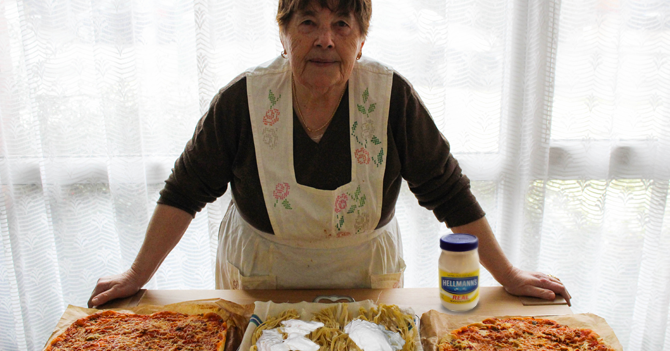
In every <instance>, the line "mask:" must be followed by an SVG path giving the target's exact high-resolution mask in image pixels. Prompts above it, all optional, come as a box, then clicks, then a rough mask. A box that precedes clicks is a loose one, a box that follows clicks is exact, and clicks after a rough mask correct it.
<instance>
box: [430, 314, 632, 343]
mask: <svg viewBox="0 0 670 351" xmlns="http://www.w3.org/2000/svg"><path fill="white" fill-rule="evenodd" d="M495 317H498V318H500V317H509V316H481V315H451V314H446V313H441V312H438V311H435V310H430V311H428V312H426V313H424V314H423V315H422V316H421V343H422V345H423V349H424V350H426V351H435V350H437V344H438V342H439V340H440V339H441V338H442V337H444V336H445V335H447V334H448V333H450V332H451V331H452V330H454V329H458V328H460V327H463V326H466V325H468V324H471V323H476V322H481V321H482V320H484V319H486V318H495ZM536 318H545V319H551V320H555V321H556V322H558V323H560V324H564V325H567V326H569V327H573V328H587V329H591V330H593V331H594V332H596V333H598V335H600V337H601V338H603V341H605V342H606V343H607V344H608V345H610V347H612V348H614V349H615V350H617V351H623V347H622V346H621V343H620V342H619V339H617V337H616V335H615V334H614V330H612V328H611V327H610V326H609V324H607V322H606V321H605V319H604V318H602V317H600V316H598V315H595V314H592V313H578V314H566V315H561V316H537V317H536Z"/></svg>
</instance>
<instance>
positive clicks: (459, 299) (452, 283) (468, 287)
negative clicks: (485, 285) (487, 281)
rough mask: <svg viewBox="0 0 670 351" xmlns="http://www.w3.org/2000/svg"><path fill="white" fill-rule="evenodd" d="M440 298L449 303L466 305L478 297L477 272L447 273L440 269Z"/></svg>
mask: <svg viewBox="0 0 670 351" xmlns="http://www.w3.org/2000/svg"><path fill="white" fill-rule="evenodd" d="M440 285H441V286H440V297H441V298H442V300H444V301H445V302H449V303H468V302H472V301H474V300H475V299H476V298H477V296H479V270H476V271H474V272H469V273H448V272H445V271H443V270H441V269H440Z"/></svg>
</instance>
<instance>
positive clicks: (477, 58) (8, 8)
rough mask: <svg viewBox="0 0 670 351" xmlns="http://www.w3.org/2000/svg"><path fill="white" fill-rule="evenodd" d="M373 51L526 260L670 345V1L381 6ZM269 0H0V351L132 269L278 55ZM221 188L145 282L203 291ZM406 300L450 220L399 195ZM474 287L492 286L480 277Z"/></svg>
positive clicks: (454, 0)
mask: <svg viewBox="0 0 670 351" xmlns="http://www.w3.org/2000/svg"><path fill="white" fill-rule="evenodd" d="M373 9H374V10H373V18H372V24H371V28H370V34H369V36H368V38H367V42H366V44H365V47H364V54H366V55H367V56H369V57H372V58H375V59H378V60H380V61H382V62H385V63H387V64H390V65H392V66H393V67H394V68H395V69H396V70H397V71H398V72H400V73H401V74H403V75H404V76H405V77H407V78H408V79H409V80H410V81H411V82H412V83H413V84H414V86H415V88H416V89H417V90H418V91H419V93H420V95H421V97H422V99H423V101H424V103H425V104H426V106H427V107H428V109H429V110H430V112H431V114H432V116H433V118H434V119H435V122H436V123H437V125H438V126H439V127H440V129H441V130H442V132H443V134H444V135H445V136H446V137H447V139H449V140H450V142H451V145H452V148H453V152H454V153H455V154H456V157H457V158H458V159H459V161H460V162H461V164H462V167H463V169H464V171H465V173H466V174H467V175H468V176H469V177H470V178H471V179H472V187H473V190H474V192H475V194H476V195H477V197H478V199H479V201H480V202H481V204H482V205H483V207H484V209H485V210H486V211H487V216H488V219H489V221H490V222H491V224H492V226H493V228H494V230H495V232H496V235H497V237H498V240H499V241H500V243H501V245H502V247H503V248H504V250H505V252H506V253H507V255H508V257H509V258H510V259H511V260H512V261H513V262H514V263H515V264H516V265H518V266H520V267H522V268H525V269H531V270H541V271H544V272H548V273H552V274H554V275H556V276H559V277H560V278H561V279H562V280H563V281H564V282H565V283H566V285H567V286H568V288H569V289H570V292H571V294H572V295H573V297H574V299H573V302H574V305H573V311H574V312H592V313H596V314H598V315H600V316H602V317H604V318H605V319H606V320H607V321H608V323H609V324H610V325H611V326H612V327H613V328H614V330H615V332H616V334H617V336H618V337H619V339H620V340H621V342H622V344H623V345H624V348H625V349H626V350H661V349H670V332H669V328H670V325H668V320H669V318H668V317H669V310H668V307H669V305H670V287H669V286H668V285H669V284H670V255H669V254H668V252H670V224H668V223H670V206H668V205H670V201H669V197H668V188H669V180H670V3H669V2H668V1H667V0H586V1H584V0H562V1H561V0H545V1H540V0H537V1H533V0H510V1H499V0H471V1H465V0H444V1H435V0H430V1H428V0H414V1H406V0H374V1H373ZM275 12H276V0H246V1H242V0H226V1H223V0H194V1H187V0H163V1H139V0H134V1H132V0H89V1H82V0H25V1H18V0H0V185H1V191H2V193H1V194H2V196H1V200H2V201H0V236H1V240H0V349H1V350H40V349H41V348H42V347H43V345H44V343H45V341H46V339H47V338H48V336H49V334H50V332H51V331H52V330H53V328H54V327H55V325H56V322H57V320H58V319H59V317H60V315H61V314H62V312H63V310H64V309H65V307H66V306H67V305H68V304H73V305H79V306H84V305H85V304H86V301H87V299H88V297H89V294H90V291H91V290H92V289H93V286H94V284H95V281H96V279H97V278H98V277H100V276H103V275H109V274H115V273H118V272H121V271H123V270H125V269H127V268H128V267H129V265H130V264H131V262H132V260H133V258H134V256H135V254H136V253H137V251H138V249H139V246H140V244H141V242H142V239H143V236H144V230H145V228H146V225H147V222H148V219H149V217H150V215H151V213H152V211H153V208H154V206H155V201H156V199H157V198H158V191H159V190H160V189H161V188H162V186H163V181H164V180H165V178H166V177H167V176H168V175H169V172H170V169H171V168H172V165H173V163H174V160H175V159H176V157H177V156H178V155H179V154H180V152H181V150H182V149H183V147H184V145H185V143H186V141H187V140H188V139H189V138H190V136H191V135H192V132H193V130H194V127H195V124H196V121H197V120H198V119H199V117H200V116H201V114H202V113H203V112H204V111H206V108H207V106H208V104H209V101H210V99H211V98H212V96H213V95H214V94H215V93H216V92H217V90H218V89H219V88H220V87H222V86H224V85H225V84H226V83H227V82H228V81H229V80H230V79H232V78H233V77H235V76H236V75H237V74H239V73H240V72H241V71H243V70H244V69H245V68H247V67H250V66H253V65H256V64H259V63H261V62H263V61H266V60H268V59H271V58H273V57H275V56H276V55H278V54H279V52H280V51H281V46H280V43H279V40H278V32H277V26H276V24H275V20H274V16H275ZM229 199H230V198H229V196H228V195H225V196H224V197H223V198H221V199H219V200H218V201H217V202H215V203H213V204H210V205H208V206H207V207H206V208H205V209H204V210H203V211H202V212H201V213H199V214H198V215H197V216H196V218H195V220H194V222H193V224H192V225H191V227H190V228H189V230H188V232H187V233H186V235H185V237H184V238H183V239H182V241H181V242H180V244H179V245H178V246H177V248H176V249H175V250H174V251H173V252H172V253H171V254H170V255H169V256H168V258H167V259H166V260H165V262H164V263H163V265H162V266H161V268H160V269H159V271H158V273H157V274H156V275H155V277H154V278H153V279H152V280H151V281H150V282H149V284H148V285H147V288H150V289H212V288H213V287H214V283H213V263H214V253H215V250H216V244H217V243H216V239H217V235H216V233H217V229H218V225H219V221H220V219H221V218H222V216H223V213H224V211H225V208H226V205H227V203H228V201H229ZM397 215H398V217H399V220H400V223H401V229H402V232H403V237H404V239H403V240H404V245H405V257H406V260H407V262H408V268H407V271H406V278H405V279H406V280H405V284H406V286H407V287H436V286H437V278H436V276H437V272H436V271H437V257H438V255H439V248H438V238H439V236H440V235H443V234H446V233H447V229H446V228H445V227H444V225H442V224H440V223H438V222H437V221H436V220H435V219H434V217H433V215H432V213H430V212H428V211H426V210H424V209H422V208H420V207H419V206H418V205H417V202H416V199H415V198H414V197H413V196H412V195H411V193H410V192H409V190H408V189H407V188H406V187H404V188H403V194H402V197H401V198H400V200H399V202H398V209H397ZM483 284H485V285H492V284H495V281H494V280H493V279H492V278H491V276H490V275H486V276H485V277H483Z"/></svg>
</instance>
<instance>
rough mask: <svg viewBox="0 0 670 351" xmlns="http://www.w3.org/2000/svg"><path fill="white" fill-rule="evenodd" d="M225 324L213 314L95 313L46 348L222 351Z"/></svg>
mask: <svg viewBox="0 0 670 351" xmlns="http://www.w3.org/2000/svg"><path fill="white" fill-rule="evenodd" d="M226 329H227V325H226V322H225V321H223V319H222V318H221V316H219V315H218V314H216V313H211V312H210V313H205V314H199V315H188V314H183V313H178V312H170V311H162V312H156V313H154V314H148V315H147V314H134V313H120V312H115V311H103V312H98V313H95V314H92V315H89V316H86V317H83V318H80V319H78V320H76V321H75V322H74V323H72V325H70V327H68V328H67V329H66V330H65V331H64V332H63V333H62V334H60V335H58V336H57V337H55V338H54V339H53V340H51V342H50V343H49V344H48V345H47V347H46V349H45V351H56V350H68V351H76V350H88V351H102V350H181V351H195V350H202V351H205V350H207V351H223V349H224V347H225V343H226Z"/></svg>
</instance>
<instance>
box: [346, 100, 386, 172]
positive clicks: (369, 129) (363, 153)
mask: <svg viewBox="0 0 670 351" xmlns="http://www.w3.org/2000/svg"><path fill="white" fill-rule="evenodd" d="M362 96H363V104H365V103H367V102H368V97H369V96H370V94H369V93H368V89H367V88H365V91H364V92H363V94H362ZM376 106H377V104H376V103H371V104H370V105H369V106H368V107H367V108H366V107H365V105H361V104H356V108H358V112H360V113H362V114H364V115H365V117H366V119H365V122H363V124H362V125H361V128H360V130H359V132H358V133H356V129H357V128H358V122H354V124H353V125H352V126H351V135H352V136H353V137H354V138H356V142H357V143H358V144H359V145H360V146H362V147H360V148H358V149H356V151H355V153H354V156H355V157H356V161H357V162H358V163H360V164H366V165H367V164H370V160H372V163H374V165H375V166H377V167H379V166H381V165H382V163H383V162H384V148H383V147H380V148H379V152H378V153H375V154H374V156H370V152H369V150H368V141H370V144H372V145H374V146H379V145H380V144H381V143H382V142H381V141H380V140H379V137H377V136H376V135H375V125H374V123H373V121H372V119H371V118H370V114H371V113H372V112H374V111H375V108H376ZM359 135H360V138H359ZM372 145H371V146H372Z"/></svg>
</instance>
